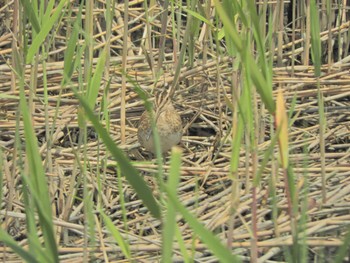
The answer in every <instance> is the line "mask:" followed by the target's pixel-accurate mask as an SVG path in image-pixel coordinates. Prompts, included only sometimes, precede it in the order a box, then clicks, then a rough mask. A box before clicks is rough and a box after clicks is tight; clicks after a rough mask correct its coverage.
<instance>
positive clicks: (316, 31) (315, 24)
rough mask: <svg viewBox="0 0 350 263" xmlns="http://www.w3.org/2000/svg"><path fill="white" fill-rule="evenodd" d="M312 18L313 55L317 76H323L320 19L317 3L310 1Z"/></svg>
mask: <svg viewBox="0 0 350 263" xmlns="http://www.w3.org/2000/svg"><path fill="white" fill-rule="evenodd" d="M310 17H311V55H312V60H313V62H314V67H315V76H316V77H320V76H321V39H320V23H319V21H320V19H319V16H318V9H317V6H316V1H315V0H311V1H310Z"/></svg>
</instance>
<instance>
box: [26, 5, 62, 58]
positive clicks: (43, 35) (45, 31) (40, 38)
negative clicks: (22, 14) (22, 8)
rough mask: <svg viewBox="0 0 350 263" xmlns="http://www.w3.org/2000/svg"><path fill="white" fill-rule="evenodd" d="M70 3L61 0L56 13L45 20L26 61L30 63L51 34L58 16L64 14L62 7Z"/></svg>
mask: <svg viewBox="0 0 350 263" xmlns="http://www.w3.org/2000/svg"><path fill="white" fill-rule="evenodd" d="M22 1H24V0H22ZM66 3H68V0H61V1H60V3H59V4H58V6H57V7H56V9H55V11H54V13H53V14H52V16H51V17H50V19H49V20H48V21H43V26H42V28H41V30H40V32H39V33H38V34H37V36H36V37H35V38H34V40H33V43H32V45H31V46H30V47H29V49H28V53H27V57H26V63H28V64H29V63H30V62H31V61H32V59H33V57H34V55H35V54H36V53H37V52H38V50H39V48H40V46H41V44H42V43H43V42H44V41H45V38H46V37H47V35H48V34H49V32H50V30H51V29H52V27H53V25H54V24H55V23H56V21H57V20H58V18H59V17H60V16H61V15H62V9H63V7H64V5H65V4H66Z"/></svg>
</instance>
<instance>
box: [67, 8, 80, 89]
mask: <svg viewBox="0 0 350 263" xmlns="http://www.w3.org/2000/svg"><path fill="white" fill-rule="evenodd" d="M82 8H83V2H82V3H81V5H80V7H79V12H78V14H77V18H76V20H75V22H74V25H73V32H72V34H71V35H70V37H69V41H68V43H67V49H66V52H65V53H64V67H63V68H64V70H63V75H64V76H63V86H64V85H65V84H66V83H67V82H69V81H70V79H71V77H72V74H73V71H74V69H75V67H74V65H75V60H76V59H77V56H75V57H74V55H75V51H76V43H77V42H78V37H79V32H80V30H81V26H80V25H81V12H82Z"/></svg>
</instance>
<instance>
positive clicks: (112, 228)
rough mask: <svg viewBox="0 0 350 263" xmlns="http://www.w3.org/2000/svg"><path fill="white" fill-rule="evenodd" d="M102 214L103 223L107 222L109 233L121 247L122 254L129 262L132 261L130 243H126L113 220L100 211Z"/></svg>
mask: <svg viewBox="0 0 350 263" xmlns="http://www.w3.org/2000/svg"><path fill="white" fill-rule="evenodd" d="M100 213H101V215H102V218H103V221H104V222H105V224H106V227H107V229H108V231H109V232H110V233H111V234H112V236H113V238H114V240H115V241H116V242H117V243H118V245H119V246H120V249H121V250H122V253H123V254H124V256H125V257H126V258H127V259H128V260H130V259H131V253H130V248H129V245H128V243H126V242H125V240H124V238H123V237H122V235H121V234H120V232H119V230H118V228H117V227H116V226H115V225H114V224H113V222H112V220H111V219H110V218H109V217H108V216H107V215H106V214H105V213H104V212H103V211H102V210H101V211H100Z"/></svg>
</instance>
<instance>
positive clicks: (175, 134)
mask: <svg viewBox="0 0 350 263" xmlns="http://www.w3.org/2000/svg"><path fill="white" fill-rule="evenodd" d="M169 94H170V93H169V92H168V91H167V90H165V89H162V90H160V91H157V92H156V93H155V99H154V102H153V112H152V113H153V118H154V121H155V124H156V127H157V130H158V134H159V141H160V149H161V153H162V154H163V155H164V154H165V153H166V152H167V151H169V150H170V149H171V147H173V146H174V145H177V144H179V143H180V141H181V137H182V122H181V117H180V115H179V113H178V112H177V111H176V109H175V108H174V105H173V103H172V101H171V98H170V96H169ZM137 137H138V140H139V143H140V144H141V145H142V146H143V147H144V148H145V149H146V150H147V151H149V152H151V153H153V154H156V147H155V144H154V137H153V132H152V119H151V116H150V114H149V112H148V111H147V110H145V111H144V112H143V113H142V115H141V117H140V122H139V126H138V130H137Z"/></svg>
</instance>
